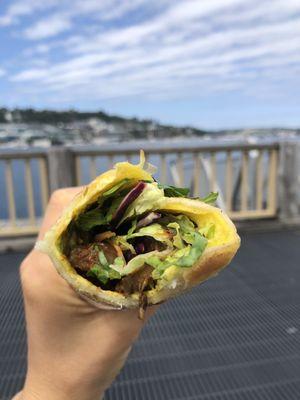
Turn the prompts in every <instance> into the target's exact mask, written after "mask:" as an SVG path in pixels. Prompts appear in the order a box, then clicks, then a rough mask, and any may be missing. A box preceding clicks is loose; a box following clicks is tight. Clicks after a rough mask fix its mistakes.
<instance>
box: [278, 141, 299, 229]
mask: <svg viewBox="0 0 300 400" xmlns="http://www.w3.org/2000/svg"><path fill="white" fill-rule="evenodd" d="M299 171H300V143H299V142H298V143H297V142H296V141H293V142H292V141H290V142H288V141H287V142H283V143H280V159H279V179H280V182H279V207H280V210H279V216H280V219H281V220H282V221H283V222H285V221H288V220H290V221H291V220H294V219H296V218H299V217H300V172H299Z"/></svg>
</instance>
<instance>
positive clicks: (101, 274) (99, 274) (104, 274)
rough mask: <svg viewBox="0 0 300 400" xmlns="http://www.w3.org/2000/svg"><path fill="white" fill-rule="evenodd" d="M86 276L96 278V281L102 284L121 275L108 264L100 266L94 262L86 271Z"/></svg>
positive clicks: (119, 277)
mask: <svg viewBox="0 0 300 400" xmlns="http://www.w3.org/2000/svg"><path fill="white" fill-rule="evenodd" d="M87 276H89V277H91V278H96V279H98V281H100V282H101V283H103V284H104V285H105V284H106V283H107V282H108V281H109V280H110V279H121V275H120V274H119V272H118V271H115V270H114V269H112V268H109V267H108V266H105V267H104V266H102V265H98V264H95V265H94V266H93V267H92V268H91V269H90V270H89V271H88V272H87Z"/></svg>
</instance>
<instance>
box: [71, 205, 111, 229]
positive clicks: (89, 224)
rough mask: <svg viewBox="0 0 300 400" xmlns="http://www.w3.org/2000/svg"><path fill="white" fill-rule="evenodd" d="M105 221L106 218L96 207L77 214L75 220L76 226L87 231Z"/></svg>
mask: <svg viewBox="0 0 300 400" xmlns="http://www.w3.org/2000/svg"><path fill="white" fill-rule="evenodd" d="M106 223H107V219H106V217H105V216H104V215H103V214H102V212H101V211H100V209H99V208H98V207H97V208H94V209H93V210H90V211H87V212H85V213H83V214H81V215H79V216H78V218H77V220H76V224H77V226H78V227H79V228H80V229H82V230H83V231H89V230H91V229H93V228H95V227H96V226H101V225H105V224H106Z"/></svg>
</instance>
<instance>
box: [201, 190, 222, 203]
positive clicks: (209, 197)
mask: <svg viewBox="0 0 300 400" xmlns="http://www.w3.org/2000/svg"><path fill="white" fill-rule="evenodd" d="M218 196H219V193H218V192H210V193H209V194H208V195H207V196H205V197H202V198H201V197H199V200H201V201H203V203H206V204H215V202H216V200H217V198H218Z"/></svg>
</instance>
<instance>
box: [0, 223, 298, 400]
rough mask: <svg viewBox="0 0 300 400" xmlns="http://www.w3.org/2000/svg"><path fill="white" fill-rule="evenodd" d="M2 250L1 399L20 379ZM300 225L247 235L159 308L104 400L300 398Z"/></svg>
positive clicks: (8, 271)
mask: <svg viewBox="0 0 300 400" xmlns="http://www.w3.org/2000/svg"><path fill="white" fill-rule="evenodd" d="M23 256H24V255H23V254H21V253H9V254H5V255H1V256H0V268H1V281H0V400H8V399H10V398H11V396H12V395H13V394H14V393H15V392H16V391H18V389H20V388H21V387H22V383H23V379H24V374H25V361H26V356H25V352H26V338H25V333H24V317H23V306H22V298H21V294H20V287H19V281H18V265H19V262H20V260H21V259H22V257H23ZM299 259H300V230H292V231H281V232H267V233H261V232H260V233H247V234H245V235H242V247H241V250H240V252H239V254H238V255H237V257H236V258H235V260H234V262H233V263H232V264H231V266H230V267H229V268H227V269H226V270H225V271H223V272H222V273H221V274H220V275H219V276H218V277H217V278H216V279H212V280H210V281H209V282H207V283H205V284H203V285H201V286H200V287H197V288H195V289H194V290H193V291H191V292H190V293H188V294H186V295H184V296H181V297H179V298H176V299H175V300H172V301H170V302H168V303H167V304H165V305H163V306H162V307H161V310H160V311H159V312H158V313H157V315H156V316H155V317H154V318H152V320H151V321H150V323H149V324H148V325H147V327H146V328H145V329H144V331H143V333H142V335H141V337H140V339H139V341H138V342H137V343H136V344H135V346H134V348H133V350H132V352H131V354H130V357H129V360H128V362H127V364H126V366H125V368H124V369H123V371H122V373H121V374H120V375H119V377H118V378H117V380H116V382H115V383H114V385H113V386H112V387H111V388H110V389H109V390H108V392H107V393H106V396H105V399H107V400H126V399H128V400H129V399H130V400H153V399H155V400H168V399H172V400H196V399H197V400H204V399H205V400H229V399H230V400H262V399H263V400H277V399H278V400H285V399H286V400H299V399H300V262H299Z"/></svg>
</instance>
